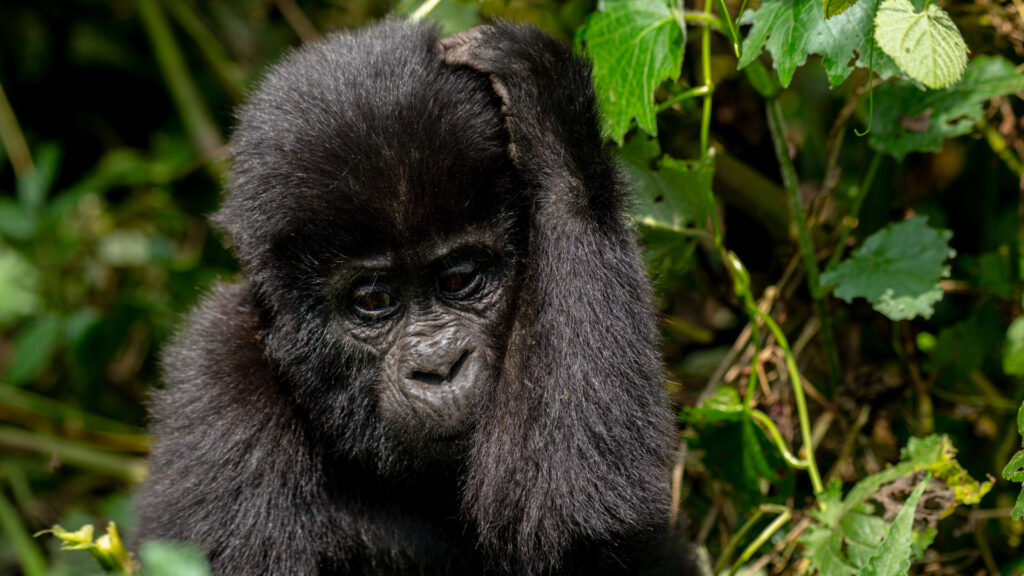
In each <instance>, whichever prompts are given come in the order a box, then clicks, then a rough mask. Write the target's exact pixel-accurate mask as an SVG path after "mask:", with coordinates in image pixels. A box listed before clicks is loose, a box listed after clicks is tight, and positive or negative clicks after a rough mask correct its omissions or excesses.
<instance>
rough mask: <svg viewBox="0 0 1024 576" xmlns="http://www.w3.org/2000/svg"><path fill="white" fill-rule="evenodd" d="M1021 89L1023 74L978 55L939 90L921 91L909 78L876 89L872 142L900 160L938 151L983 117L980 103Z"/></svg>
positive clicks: (1006, 63) (1001, 61)
mask: <svg viewBox="0 0 1024 576" xmlns="http://www.w3.org/2000/svg"><path fill="white" fill-rule="evenodd" d="M1021 90H1024V75H1022V74H1021V73H1020V72H1018V71H1017V70H1016V69H1015V68H1014V66H1013V64H1012V63H1010V62H1009V61H1008V60H1006V59H1004V58H1000V57H997V56H979V57H977V58H975V59H974V60H972V61H971V63H970V64H969V65H968V66H967V71H966V72H965V73H964V77H963V79H962V80H961V81H960V82H959V83H958V84H957V85H956V86H952V87H950V88H947V89H946V90H941V91H922V90H920V89H919V88H918V87H917V86H915V85H914V84H912V83H909V82H890V83H886V84H883V85H881V86H879V87H878V88H876V89H875V117H874V118H875V120H874V128H873V129H872V130H871V139H870V144H871V147H872V148H874V149H875V150H878V151H879V152H885V153H887V154H891V155H893V156H895V157H896V159H897V160H902V159H903V157H904V156H906V155H907V154H908V153H910V152H938V151H939V149H940V148H941V147H942V142H943V141H944V140H946V139H947V138H952V137H954V136H960V135H963V134H967V133H969V132H971V131H973V130H974V126H975V125H976V124H977V123H978V121H979V120H981V119H982V116H983V114H984V109H983V107H982V104H983V103H984V102H985V101H987V100H990V99H992V98H995V97H996V96H1004V95H1007V94H1015V93H1017V92H1020V91H1021Z"/></svg>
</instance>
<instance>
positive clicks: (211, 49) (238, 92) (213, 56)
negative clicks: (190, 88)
mask: <svg viewBox="0 0 1024 576" xmlns="http://www.w3.org/2000/svg"><path fill="white" fill-rule="evenodd" d="M163 4H164V6H166V7H167V10H169V11H170V13H171V16H173V17H174V19H175V21H177V22H178V25H179V26H181V28H182V30H184V31H185V33H186V34H188V35H189V37H190V38H192V41H193V42H195V43H196V46H198V47H199V50H200V51H202V53H203V56H204V57H206V61H207V62H209V64H210V68H211V69H212V70H213V73H214V74H216V76H217V80H219V81H220V84H221V86H222V87H223V88H224V90H226V91H227V93H228V95H229V96H230V97H231V99H232V100H233V101H234V102H235V103H238V102H241V101H242V100H244V99H245V87H246V81H245V73H244V72H242V69H241V68H240V67H239V66H238V64H236V63H235V62H234V61H233V60H232V59H231V56H230V55H229V54H228V51H227V50H226V49H225V48H224V45H223V44H221V42H220V40H218V39H217V37H216V36H214V34H213V33H212V32H210V29H209V28H207V27H206V24H204V23H203V21H202V20H201V19H200V18H199V17H198V16H197V15H196V13H195V9H194V7H193V6H191V5H190V4H188V3H186V2H185V1H184V0H163Z"/></svg>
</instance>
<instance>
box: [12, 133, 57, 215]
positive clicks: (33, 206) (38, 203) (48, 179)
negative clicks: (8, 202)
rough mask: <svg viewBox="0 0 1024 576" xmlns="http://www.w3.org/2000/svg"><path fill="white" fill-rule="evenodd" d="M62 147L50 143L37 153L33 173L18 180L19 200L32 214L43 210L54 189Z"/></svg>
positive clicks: (40, 148)
mask: <svg viewBox="0 0 1024 576" xmlns="http://www.w3.org/2000/svg"><path fill="white" fill-rule="evenodd" d="M60 157H61V150H60V147H59V146H57V145H55V144H53V143H50V144H46V145H43V146H40V147H39V150H37V151H36V162H35V166H34V167H33V169H32V171H30V172H29V173H28V174H26V175H25V176H22V177H21V178H19V179H18V182H17V189H18V200H19V201H20V202H21V205H22V206H23V207H24V208H25V210H27V211H28V212H29V213H30V214H35V213H37V212H38V211H39V209H40V208H42V206H43V203H44V202H45V201H46V196H47V194H49V193H50V189H51V188H52V187H53V181H54V180H55V179H56V178H57V171H58V169H59V168H60Z"/></svg>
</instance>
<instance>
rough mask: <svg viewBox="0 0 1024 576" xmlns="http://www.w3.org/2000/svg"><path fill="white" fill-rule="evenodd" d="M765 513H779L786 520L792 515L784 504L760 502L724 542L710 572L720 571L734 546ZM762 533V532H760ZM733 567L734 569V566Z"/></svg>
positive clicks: (716, 572) (737, 544)
mask: <svg viewBox="0 0 1024 576" xmlns="http://www.w3.org/2000/svg"><path fill="white" fill-rule="evenodd" d="M765 514H779V517H780V518H781V517H785V518H786V520H789V518H790V516H791V515H792V512H791V511H790V510H789V508H786V507H785V506H780V505H778V504H761V505H760V506H758V507H757V510H756V511H754V513H753V514H752V515H751V516H750V518H749V519H748V520H747V521H746V522H744V523H743V526H742V527H741V528H740V529H739V530H738V531H737V532H736V533H735V534H733V536H732V538H730V539H729V542H728V544H726V546H725V549H724V550H722V553H721V554H720V555H719V556H718V561H716V562H715V567H714V570H712V572H714V573H715V574H718V573H720V572H721V571H722V569H724V568H725V564H726V563H727V562H728V561H729V558H730V557H731V556H732V553H733V552H734V551H735V550H736V547H737V546H739V543H740V542H742V541H743V539H744V538H745V537H746V536H747V533H748V532H750V531H751V530H752V529H753V528H754V526H755V525H756V524H757V522H758V521H760V520H761V518H762V517H763V516H764V515H765ZM776 520H777V519H776ZM772 524H773V525H774V524H775V522H772ZM770 527H771V526H769V528H770ZM776 530H777V528H776ZM774 531H775V530H773V531H772V532H774ZM762 534H764V532H762ZM755 542H756V541H755ZM733 569H734V570H735V566H734V568H733Z"/></svg>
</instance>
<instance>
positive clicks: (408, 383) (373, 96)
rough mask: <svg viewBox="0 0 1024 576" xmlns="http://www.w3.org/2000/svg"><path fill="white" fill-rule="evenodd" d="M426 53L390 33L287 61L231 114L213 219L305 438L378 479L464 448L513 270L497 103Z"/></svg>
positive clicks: (393, 29) (429, 47)
mask: <svg viewBox="0 0 1024 576" xmlns="http://www.w3.org/2000/svg"><path fill="white" fill-rule="evenodd" d="M434 44H435V40H434V39H433V38H432V37H430V36H429V35H428V34H425V33H424V31H423V30H411V29H408V28H405V27H401V26H397V25H392V26H384V27H379V28H375V29H371V30H368V31H366V32H363V33H362V34H359V35H352V36H340V37H336V38H335V39H333V41H331V42H328V43H323V44H319V45H314V46H311V47H308V48H306V49H304V50H301V51H296V52H293V53H292V54H291V55H290V57H288V58H286V59H285V60H284V61H283V62H282V63H280V64H279V65H278V66H277V67H275V68H274V69H273V70H272V71H271V72H270V74H269V75H268V76H267V78H266V79H265V80H264V81H263V83H262V85H261V89H260V90H259V91H258V92H257V93H256V94H255V96H254V97H253V99H252V101H251V103H250V104H249V106H248V107H247V108H246V109H245V110H244V111H243V113H242V115H241V122H240V124H239V126H238V129H237V131H236V135H235V138H234V140H233V151H234V167H233V171H232V177H231V183H230V192H229V194H228V197H227V200H226V202H225V204H224V206H223V208H222V209H221V211H220V213H219V214H218V215H217V217H216V221H217V222H218V223H219V224H220V225H221V226H222V227H223V229H225V230H226V231H227V233H228V236H229V238H230V240H231V243H232V245H233V246H234V248H235V250H236V251H237V253H238V256H239V258H240V259H241V260H242V262H243V265H244V269H245V272H246V276H247V277H248V278H249V279H250V280H251V282H252V284H253V288H254V290H255V291H256V293H257V296H258V298H259V300H260V301H261V303H263V304H265V308H266V314H267V321H268V325H269V330H268V333H267V340H266V344H267V352H268V354H269V355H270V357H271V358H272V359H273V361H274V362H275V363H276V364H277V365H278V366H280V368H281V370H282V372H283V373H284V374H285V375H286V378H285V381H286V382H287V384H288V385H290V386H292V388H293V392H294V394H295V398H296V400H297V401H298V402H299V403H300V404H301V405H302V407H303V409H304V410H305V411H307V412H308V413H309V417H310V419H311V420H312V421H313V422H316V423H317V425H316V427H315V428H316V432H317V434H318V435H323V436H324V438H323V439H322V441H323V442H325V443H326V444H327V445H330V446H331V447H332V448H333V449H335V450H337V451H338V454H339V455H340V456H353V457H356V458H358V459H360V460H361V461H362V462H363V463H364V464H366V465H369V466H374V467H377V468H379V469H381V470H382V471H385V472H387V471H396V470H397V471H400V472H406V471H408V468H409V464H410V462H411V461H419V460H423V459H430V458H436V457H448V456H451V455H453V454H454V452H457V451H458V450H457V448H459V447H464V446H465V445H466V442H467V440H468V435H469V432H470V429H471V427H472V415H473V413H474V411H475V407H476V404H477V401H478V399H479V397H480V395H481V391H482V390H483V388H484V387H485V386H486V385H487V383H488V382H494V381H495V380H496V379H497V377H498V374H497V367H498V366H499V359H500V357H501V356H502V355H503V347H504V339H503V338H501V337H500V336H501V334H503V333H505V332H506V331H507V318H506V311H507V309H508V305H507V304H508V302H509V298H510V296H509V292H510V291H511V287H510V278H511V277H512V276H513V274H512V267H513V265H514V262H515V247H516V244H517V239H516V238H515V232H516V230H515V224H516V218H515V212H514V209H513V206H514V205H515V204H516V203H517V202H518V200H517V199H516V198H515V197H514V195H515V193H516V190H517V189H518V188H519V186H517V185H516V177H515V170H514V168H513V166H512V163H511V161H510V159H509V157H508V154H507V147H508V137H507V135H506V132H505V129H504V122H503V119H502V117H501V115H500V103H499V102H498V99H497V96H496V95H495V94H494V91H493V90H492V89H491V87H490V85H489V83H488V82H487V79H486V77H484V76H482V75H480V74H476V73H473V72H472V71H471V70H469V69H453V68H450V67H447V66H445V64H444V63H443V61H442V60H441V58H440V57H439V54H438V52H437V50H438V48H436V47H435V46H434ZM398 46H401V47H402V49H400V50H396V49H395V47H398ZM413 47H415V49H413ZM367 48H369V49H367Z"/></svg>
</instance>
